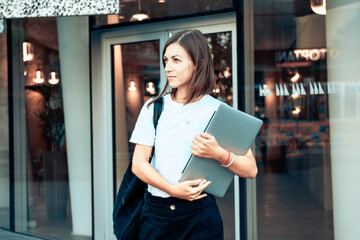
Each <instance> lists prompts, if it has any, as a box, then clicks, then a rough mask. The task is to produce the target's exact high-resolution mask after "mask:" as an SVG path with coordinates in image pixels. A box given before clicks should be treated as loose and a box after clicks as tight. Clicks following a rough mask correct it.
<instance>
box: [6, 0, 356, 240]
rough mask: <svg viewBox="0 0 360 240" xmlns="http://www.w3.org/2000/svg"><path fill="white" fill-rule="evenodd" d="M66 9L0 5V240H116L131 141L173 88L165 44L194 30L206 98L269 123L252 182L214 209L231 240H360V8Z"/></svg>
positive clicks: (265, 4)
mask: <svg viewBox="0 0 360 240" xmlns="http://www.w3.org/2000/svg"><path fill="white" fill-rule="evenodd" d="M4 2H5V1H4ZM11 2H16V1H11ZM64 2H66V1H64ZM68 2H70V3H71V1H68ZM73 2H74V3H72V4H70V3H69V4H70V5H66V4H65V5H62V6H60V5H56V6H55V5H47V6H35V7H34V6H31V5H23V6H22V7H21V8H20V7H19V6H18V5H11V3H10V1H8V3H1V2H0V8H1V14H0V17H1V16H2V17H4V18H5V19H2V20H1V19H0V32H1V34H0V192H1V194H0V227H1V228H3V229H6V230H9V231H13V232H19V233H24V234H27V235H32V236H36V237H39V238H43V239H76V240H77V239H84V240H85V239H86V240H87V239H95V240H103V239H106V240H108V239H115V237H114V235H113V231H112V209H113V204H114V198H115V196H116V192H117V189H118V187H119V185H120V183H121V180H122V175H123V173H124V171H125V169H126V167H127V165H128V162H129V160H130V159H131V157H132V153H133V148H134V146H133V145H132V144H130V143H129V141H128V140H129V138H130V135H131V132H132V129H133V128H134V124H135V121H136V118H137V116H138V114H139V111H140V109H141V107H142V105H143V103H144V102H145V101H146V100H147V99H148V98H150V97H152V96H156V95H157V94H159V91H161V90H162V88H163V86H164V85H165V83H166V76H165V72H164V69H163V67H162V63H161V62H162V56H161V55H162V51H163V48H164V45H165V42H166V40H167V39H168V38H169V37H170V36H171V35H172V34H173V33H175V32H177V31H179V30H182V29H189V28H196V29H199V30H200V31H202V32H203V33H204V35H205V36H206V38H207V40H208V43H209V46H210V48H211V50H212V54H213V60H214V66H215V74H216V76H217V81H216V86H215V88H214V91H213V94H212V95H213V96H214V97H216V98H218V99H220V100H221V101H223V102H226V103H227V104H229V105H231V106H233V107H234V108H237V109H240V110H242V111H245V112H247V113H250V114H252V115H254V116H256V117H258V118H261V119H262V120H263V121H264V125H263V127H262V128H261V130H260V132H259V134H258V136H257V138H256V139H255V141H254V144H253V147H252V149H253V152H254V154H255V156H256V160H257V164H258V168H259V173H258V175H257V177H256V178H255V179H252V180H245V179H241V178H238V177H235V178H234V181H233V183H232V185H231V186H230V188H229V190H228V192H227V194H226V195H225V196H224V197H223V198H217V202H218V205H219V208H220V212H221V215H222V218H223V222H224V230H225V239H229V240H230V239H242V240H244V239H254V240H256V239H259V240H267V239H268V240H270V239H326V240H328V239H336V240H339V239H341V240H343V239H345V240H347V239H349V240H350V239H351V240H353V239H360V229H359V227H358V226H359V224H360V214H359V213H360V209H359V204H358V203H359V202H360V190H359V187H358V186H359V185H360V175H359V174H358V173H359V172H360V161H359V149H358V146H359V145H360V137H359V136H358V135H359V133H360V77H359V76H360V72H359V71H360V70H359V69H360V60H359V59H358V56H359V55H360V54H359V53H360V52H359V49H360V27H359V26H358V25H359V24H360V2H359V1H356V0H345V1H335V0H327V1H325V0H270V1H265V0H242V1H240V0H234V1H232V0H222V1H220V0H210V1H204V0H198V1H192V0H181V1H180V0H172V1H170V0H167V1H166V0H123V1H121V2H120V3H119V2H118V1H104V2H105V3H106V2H107V5H106V4H103V5H102V6H100V5H96V4H95V3H94V2H96V1H91V0H89V1H73ZM78 2H80V4H82V5H79V6H78V5H76V4H77V3H78ZM6 4H7V5H6ZM92 4H95V5H92ZM99 4H100V3H99ZM32 7H34V8H32ZM27 8H28V9H27ZM34 9H37V12H35V13H34ZM49 10H51V11H49ZM49 12H50V14H49ZM140 13H141V14H140ZM74 15H78V16H74Z"/></svg>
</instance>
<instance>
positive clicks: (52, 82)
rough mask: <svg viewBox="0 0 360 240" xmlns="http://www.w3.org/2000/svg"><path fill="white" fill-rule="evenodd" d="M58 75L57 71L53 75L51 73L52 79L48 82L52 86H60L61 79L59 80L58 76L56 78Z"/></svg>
mask: <svg viewBox="0 0 360 240" xmlns="http://www.w3.org/2000/svg"><path fill="white" fill-rule="evenodd" d="M56 75H57V74H56V72H55V71H52V72H51V73H50V79H49V80H48V82H49V83H50V84H52V85H55V84H58V83H59V81H60V80H59V78H57V76H56Z"/></svg>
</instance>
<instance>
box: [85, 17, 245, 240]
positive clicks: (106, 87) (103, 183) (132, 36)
mask: <svg viewBox="0 0 360 240" xmlns="http://www.w3.org/2000/svg"><path fill="white" fill-rule="evenodd" d="M189 28H197V29H199V30H200V31H202V32H203V33H212V32H219V31H231V32H232V33H233V34H232V52H233V54H232V64H233V69H232V71H233V72H232V74H233V106H234V107H235V108H238V106H237V105H238V95H237V94H238V81H237V46H236V44H237V39H236V35H237V34H236V16H235V13H226V14H219V15H211V16H205V17H195V18H190V19H182V20H172V21H166V22H161V23H149V24H144V25H137V26H126V27H121V28H119V29H113V30H110V31H95V32H92V33H91V73H92V79H91V86H92V87H91V88H92V90H91V91H92V131H93V169H94V170H93V183H94V184H93V194H94V195H93V199H94V200H93V201H94V204H93V206H94V220H93V221H94V223H93V226H94V233H93V236H94V239H96V240H97V239H106V240H108V239H115V236H114V234H113V222H112V210H113V203H114V193H113V189H114V187H113V184H114V181H113V180H114V176H113V168H114V164H113V124H112V121H113V112H112V111H113V106H112V90H113V89H112V72H111V71H112V69H111V46H112V45H114V44H123V43H133V42H140V41H141V42H142V41H150V40H159V41H160V54H161V53H162V50H163V46H164V45H165V42H166V40H167V39H168V38H169V36H170V34H171V33H172V32H174V31H179V30H181V29H189ZM160 61H161V58H160ZM161 65H162V63H160V66H161ZM160 75H161V76H160V84H161V86H164V84H165V82H166V76H165V72H164V69H163V68H161V70H160ZM234 183H235V184H234V190H235V192H234V196H235V199H234V207H235V209H234V210H235V239H240V228H239V226H240V218H239V205H240V204H239V202H240V199H239V178H238V177H235V182H234Z"/></svg>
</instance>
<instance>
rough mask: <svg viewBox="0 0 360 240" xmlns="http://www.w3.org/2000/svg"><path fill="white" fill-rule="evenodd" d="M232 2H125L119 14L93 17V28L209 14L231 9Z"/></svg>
mask: <svg viewBox="0 0 360 240" xmlns="http://www.w3.org/2000/svg"><path fill="white" fill-rule="evenodd" d="M232 2H233V1H232V0H206V1H205V0H198V1H193V0H168V1H166V0H125V1H121V5H120V7H121V9H120V12H121V14H119V15H107V16H95V17H94V18H93V20H94V25H93V26H94V27H96V26H102V25H109V24H116V23H126V22H130V21H142V20H146V19H159V18H163V17H170V16H181V15H188V14H194V13H204V12H211V11H214V10H221V9H227V8H232V6H233V4H232ZM138 13H145V14H146V15H147V18H146V16H145V15H143V16H141V15H138V16H139V18H136V15H135V14H138ZM140 19H141V20H140Z"/></svg>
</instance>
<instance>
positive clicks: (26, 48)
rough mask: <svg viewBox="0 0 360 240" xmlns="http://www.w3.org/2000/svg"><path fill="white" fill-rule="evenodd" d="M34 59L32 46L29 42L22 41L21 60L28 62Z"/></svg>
mask: <svg viewBox="0 0 360 240" xmlns="http://www.w3.org/2000/svg"><path fill="white" fill-rule="evenodd" d="M33 59H34V48H33V45H32V44H31V43H30V42H23V60H24V62H28V61H31V60H33Z"/></svg>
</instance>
